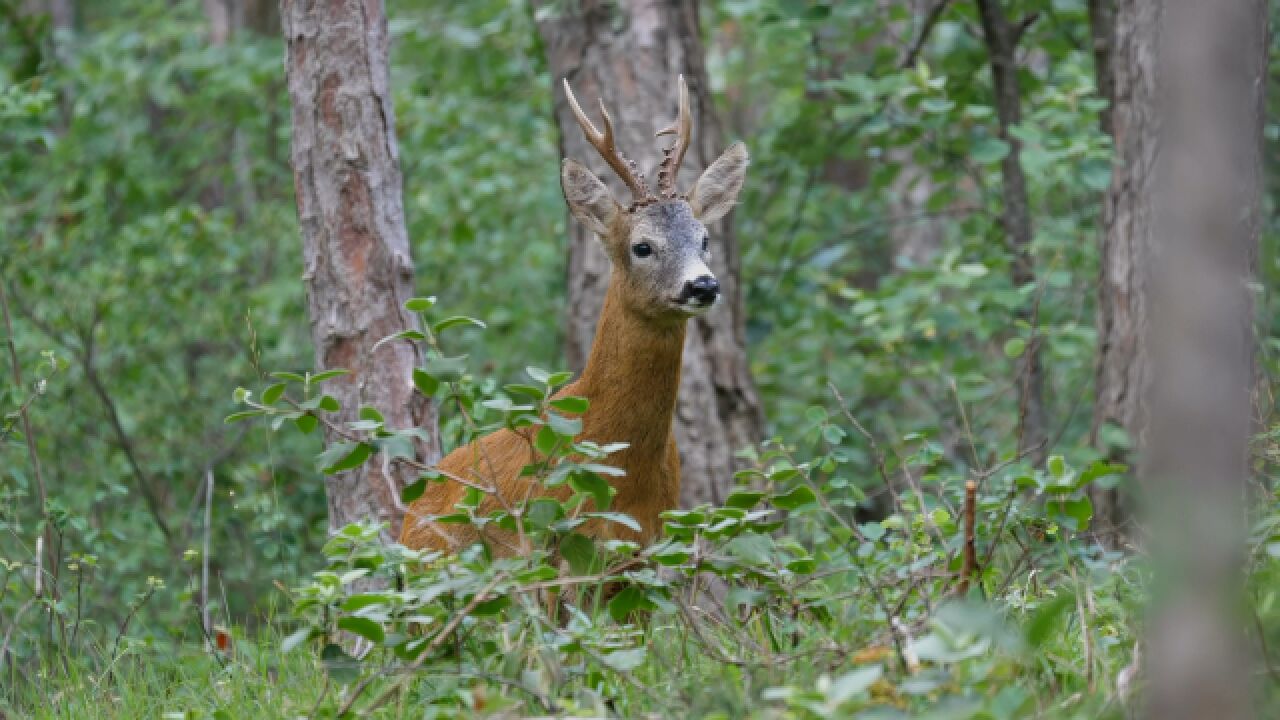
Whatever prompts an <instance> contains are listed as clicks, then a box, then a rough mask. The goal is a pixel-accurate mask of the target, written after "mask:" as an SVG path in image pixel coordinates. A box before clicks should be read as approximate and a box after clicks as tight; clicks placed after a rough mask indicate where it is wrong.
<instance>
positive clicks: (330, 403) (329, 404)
mask: <svg viewBox="0 0 1280 720" xmlns="http://www.w3.org/2000/svg"><path fill="white" fill-rule="evenodd" d="M319 407H320V409H321V410H324V411H325V412H331V413H336V412H338V411H339V410H341V409H342V404H341V403H339V402H338V399H337V398H335V397H334V396H332V395H324V396H322V397H321V398H320V402H319Z"/></svg>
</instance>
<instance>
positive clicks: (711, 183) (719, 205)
mask: <svg viewBox="0 0 1280 720" xmlns="http://www.w3.org/2000/svg"><path fill="white" fill-rule="evenodd" d="M749 160H750V158H748V157H747V146H746V145H743V144H742V143H734V144H733V145H730V146H729V149H728V150H725V151H724V154H723V155H721V156H720V157H718V158H716V161H715V162H713V163H711V167H709V168H707V169H706V170H705V171H704V172H703V173H702V177H700V178H698V182H696V183H694V185H693V190H691V191H689V207H691V208H693V216H694V217H696V218H698V221H699V222H701V223H702V224H704V225H709V224H711V223H713V222H715V221H717V220H719V219H720V218H722V217H724V216H725V214H726V213H728V212H729V210H730V209H732V208H733V203H734V202H735V201H737V199H738V191H740V190H742V182H743V180H745V179H746V177H747V163H748V161H749Z"/></svg>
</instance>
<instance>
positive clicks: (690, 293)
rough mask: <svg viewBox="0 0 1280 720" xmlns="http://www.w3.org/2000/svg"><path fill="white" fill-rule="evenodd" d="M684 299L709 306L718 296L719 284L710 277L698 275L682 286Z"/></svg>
mask: <svg viewBox="0 0 1280 720" xmlns="http://www.w3.org/2000/svg"><path fill="white" fill-rule="evenodd" d="M684 294H685V297H688V298H691V299H693V300H697V301H698V302H700V303H702V304H703V305H710V304H711V303H713V302H715V301H716V298H717V297H719V295H720V282H719V281H717V280H716V279H715V278H714V277H712V276H710V275H699V276H698V277H696V278H694V279H693V280H691V281H689V282H687V283H685V284H684Z"/></svg>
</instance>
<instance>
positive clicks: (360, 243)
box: [280, 0, 440, 540]
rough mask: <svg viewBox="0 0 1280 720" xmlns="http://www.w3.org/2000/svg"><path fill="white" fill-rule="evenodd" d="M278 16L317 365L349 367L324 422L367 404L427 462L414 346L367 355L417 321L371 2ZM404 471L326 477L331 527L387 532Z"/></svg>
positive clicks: (336, 2) (425, 407)
mask: <svg viewBox="0 0 1280 720" xmlns="http://www.w3.org/2000/svg"><path fill="white" fill-rule="evenodd" d="M280 15H281V21H282V24H283V29H284V36H285V41H286V43H287V48H288V49H287V56H286V60H285V65H286V68H287V74H288V84H289V97H290V99H291V101H292V104H293V150H292V157H293V172H294V184H295V187H296V192H297V202H298V219H299V224H300V225H301V229H302V244H303V254H304V258H305V265H304V268H305V270H304V276H303V277H304V280H305V282H306V286H307V296H308V302H309V311H310V316H311V337H312V340H313V341H314V343H315V353H316V366H317V367H318V368H321V369H331V368H345V369H348V370H350V371H351V373H350V374H349V375H347V376H345V377H342V378H338V379H336V380H331V381H328V382H327V383H326V384H325V388H326V390H327V392H329V393H330V394H332V395H333V396H334V397H335V398H337V400H338V401H339V402H340V403H341V404H342V411H341V412H340V413H339V414H338V415H337V416H336V417H335V418H334V419H335V420H336V421H337V422H338V423H339V424H342V423H346V422H349V421H352V420H355V419H356V417H357V412H358V411H359V408H360V407H361V406H362V405H370V406H373V407H375V408H377V409H378V410H379V411H381V413H382V414H383V416H384V417H385V419H386V424H387V427H389V428H395V429H403V428H422V429H424V430H426V431H427V433H428V435H429V436H430V438H431V439H430V441H429V442H423V443H421V444H420V446H419V447H418V454H419V458H420V459H422V460H424V461H428V462H434V461H435V460H436V459H437V458H438V457H439V450H440V442H439V437H438V431H437V428H436V415H435V408H434V406H433V405H432V403H431V402H430V401H428V400H427V399H426V398H424V397H423V396H421V395H420V394H417V393H416V392H415V391H414V386H413V382H412V371H413V367H414V365H415V364H417V363H418V362H419V357H418V351H417V350H416V349H415V348H414V347H412V346H411V345H410V344H408V343H403V342H401V343H388V344H386V345H384V346H383V347H381V348H379V349H378V352H377V353H376V354H375V353H374V352H373V345H374V343H376V342H377V341H378V340H380V339H382V338H383V337H386V336H388V335H392V334H394V333H397V332H400V331H402V330H406V329H410V328H416V327H417V319H416V317H415V316H413V315H412V314H410V313H408V312H406V311H405V310H404V308H403V303H404V301H405V300H408V299H409V298H410V297H411V296H412V294H413V261H412V260H411V258H410V254H409V239H408V235H407V233H406V230H405V222H404V209H403V205H402V199H401V184H400V183H401V180H400V165H399V156H398V151H397V148H396V137H395V120H394V115H393V113H392V107H391V95H390V91H389V88H388V85H387V76H388V69H387V63H388V56H387V51H388V47H387V45H388V39H387V24H386V15H385V12H384V9H383V5H382V2H381V1H380V0H369V1H367V2H363V3H350V2H342V0H319V1H316V2H306V1H304V0H283V2H282V3H281V8H280ZM338 439H339V438H337V437H335V436H334V435H333V434H332V433H329V434H328V436H327V437H326V440H328V441H330V442H333V441H337V440H338ZM412 480H413V478H412V477H410V476H409V474H408V473H405V472H403V471H399V470H395V469H393V470H392V472H391V475H390V476H387V475H385V474H384V473H383V471H382V468H381V463H379V462H377V461H376V460H373V461H370V462H369V463H367V464H366V465H365V466H363V467H361V468H359V469H357V470H353V471H350V472H345V473H341V474H339V475H336V476H333V477H330V478H328V480H327V485H326V488H327V491H328V498H329V526H330V528H331V529H337V528H340V527H342V526H343V525H345V524H347V523H351V522H357V521H362V520H377V521H381V522H384V523H386V524H387V529H386V531H385V532H384V536H385V537H386V538H387V539H388V540H394V539H395V538H396V537H398V535H399V532H400V525H401V522H402V518H403V507H402V506H401V505H400V498H399V494H400V490H401V488H402V487H404V485H405V484H406V483H407V482H410V481H412Z"/></svg>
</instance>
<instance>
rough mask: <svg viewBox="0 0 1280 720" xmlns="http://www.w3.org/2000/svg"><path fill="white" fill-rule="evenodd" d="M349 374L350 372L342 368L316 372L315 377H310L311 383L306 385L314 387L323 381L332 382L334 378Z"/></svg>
mask: <svg viewBox="0 0 1280 720" xmlns="http://www.w3.org/2000/svg"><path fill="white" fill-rule="evenodd" d="M350 372H351V371H350V370H344V369H342V368H336V369H333V370H325V371H324V372H318V373H316V374H315V375H312V376H311V382H310V383H308V384H309V385H315V384H316V383H322V382H324V381H325V380H332V379H333V378H336V377H342V376H343V375H346V374H348V373H350Z"/></svg>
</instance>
